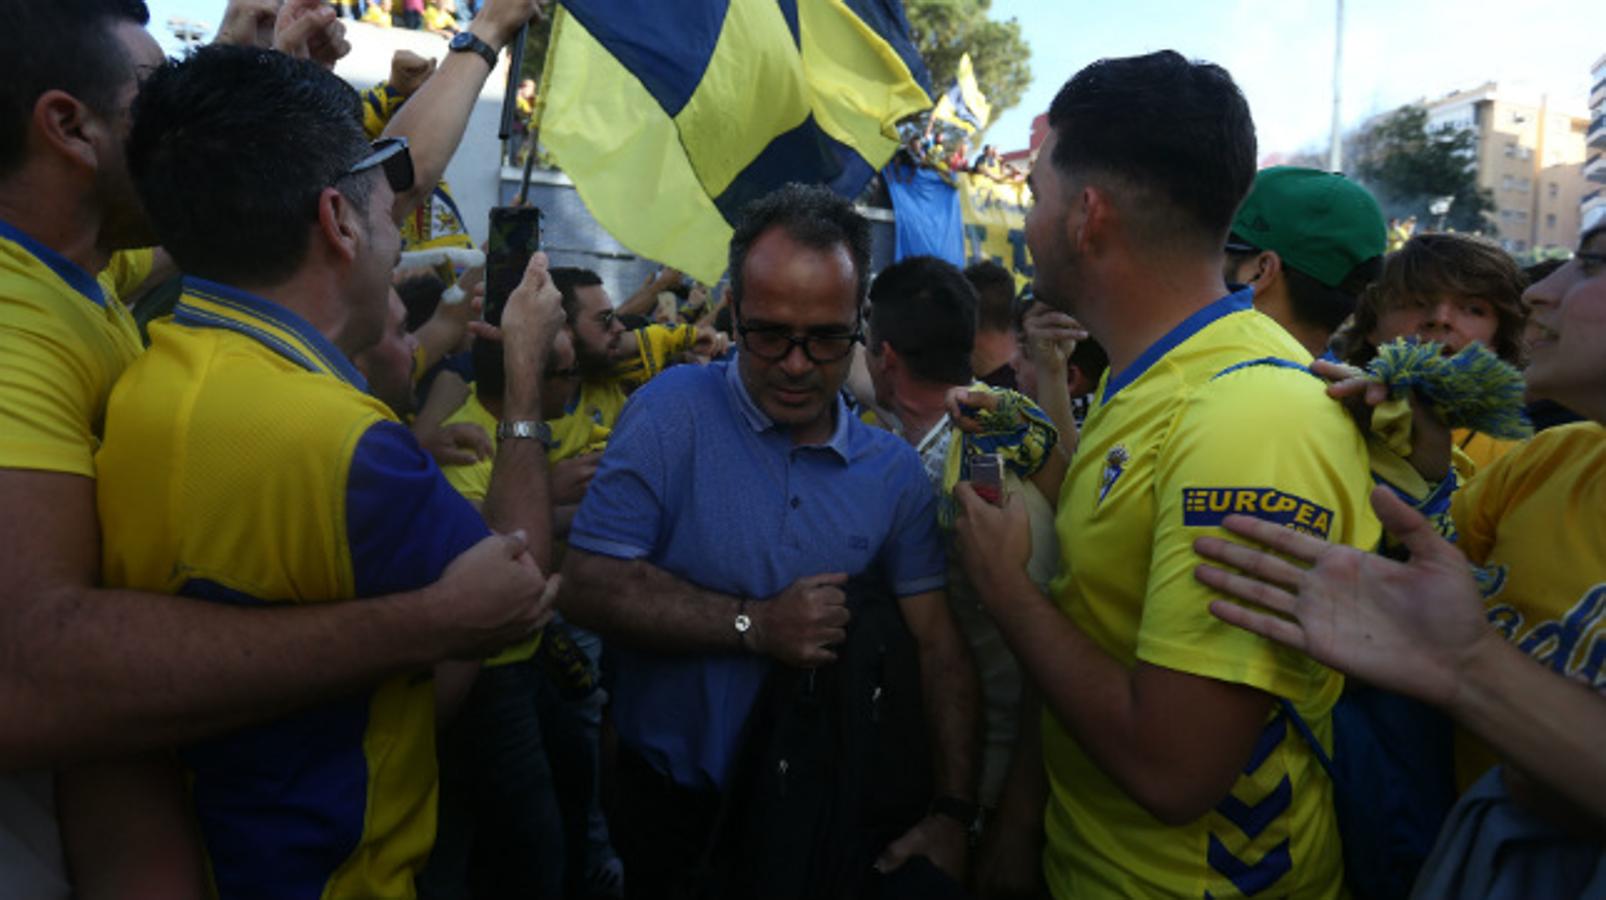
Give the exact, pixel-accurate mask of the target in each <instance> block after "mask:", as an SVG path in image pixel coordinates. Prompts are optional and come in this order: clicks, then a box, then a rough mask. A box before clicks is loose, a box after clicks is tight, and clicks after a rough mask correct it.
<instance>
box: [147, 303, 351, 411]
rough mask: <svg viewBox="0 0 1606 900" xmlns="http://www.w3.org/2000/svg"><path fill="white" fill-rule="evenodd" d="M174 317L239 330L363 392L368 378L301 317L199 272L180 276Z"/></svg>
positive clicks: (196, 325) (188, 322)
mask: <svg viewBox="0 0 1606 900" xmlns="http://www.w3.org/2000/svg"><path fill="white" fill-rule="evenodd" d="M173 321H175V322H177V323H178V324H180V325H187V326H189V327H191V328H226V329H228V330H229V331H235V332H239V333H240V334H243V335H245V336H247V337H249V338H252V339H253V340H256V341H258V342H260V343H261V344H262V345H263V346H265V347H267V348H268V349H270V350H272V351H274V352H275V353H278V354H279V355H280V356H283V357H284V358H285V359H288V360H290V361H291V362H293V363H295V364H296V365H298V366H301V367H302V368H303V369H306V370H308V371H311V372H325V373H327V374H330V375H333V376H335V377H336V378H339V379H341V380H342V381H345V382H346V383H347V384H350V385H351V386H352V387H355V388H356V389H357V390H359V391H363V392H365V393H366V392H367V390H368V382H367V381H366V380H365V379H364V378H363V377H362V373H361V372H358V371H357V369H356V367H355V366H353V365H352V364H351V361H350V360H348V359H346V357H345V355H344V354H343V353H341V352H340V350H339V349H338V348H336V347H335V345H334V344H331V343H330V342H329V339H328V338H326V337H324V336H323V335H322V334H319V333H318V329H316V328H313V327H312V325H311V324H310V323H309V322H307V320H306V319H303V318H301V317H300V316H298V315H296V314H295V313H293V312H291V311H290V310H288V309H285V308H284V307H282V306H280V305H279V304H277V303H274V302H272V301H269V300H264V299H262V298H261V297H258V296H256V295H254V294H249V293H247V292H245V291H242V290H239V289H237V288H231V287H229V286H228V285H223V284H218V283H217V282H215V281H207V280H206V279H204V278H195V277H189V276H187V277H185V279H184V296H183V297H181V298H179V301H178V304H177V305H176V306H174V307H173Z"/></svg>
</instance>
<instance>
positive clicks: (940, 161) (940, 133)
mask: <svg viewBox="0 0 1606 900" xmlns="http://www.w3.org/2000/svg"><path fill="white" fill-rule="evenodd" d="M971 150H972V148H971V146H970V138H969V136H968V135H966V134H965V133H964V132H963V131H961V130H960V129H958V128H955V127H952V126H949V125H946V124H944V123H941V122H939V121H937V120H936V119H934V118H930V117H927V118H926V123H925V127H924V128H920V127H915V126H914V125H911V126H909V136H908V138H907V139H906V140H905V141H904V144H903V146H902V147H900V148H899V149H898V159H899V160H900V161H902V162H905V163H907V164H909V165H915V166H921V167H924V168H928V169H932V170H934V171H936V172H939V173H941V174H942V175H943V176H944V177H945V178H949V179H951V178H952V177H953V176H954V175H957V174H959V173H961V172H969V173H971V174H974V175H985V176H986V177H988V178H991V179H992V180H994V181H998V182H1003V183H1007V184H1023V183H1025V181H1026V173H1025V172H1022V171H1021V170H1020V169H1019V168H1017V167H1016V166H1015V165H1014V164H1013V163H1010V162H1005V161H1004V159H1003V158H1002V157H1001V156H1000V155H999V153H998V148H997V147H994V146H993V145H992V144H984V145H982V148H981V152H979V153H977V154H976V155H975V156H974V157H972V156H971Z"/></svg>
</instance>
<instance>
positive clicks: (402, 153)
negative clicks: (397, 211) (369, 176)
mask: <svg viewBox="0 0 1606 900" xmlns="http://www.w3.org/2000/svg"><path fill="white" fill-rule="evenodd" d="M375 166H383V167H384V170H385V180H386V181H387V182H389V183H390V189H391V191H392V192H393V193H397V194H400V193H402V192H403V191H408V190H411V189H412V187H413V155H412V153H410V152H409V151H408V149H407V139H406V138H404V137H388V138H380V139H379V140H377V141H374V143H373V145H372V146H371V147H370V148H369V153H368V155H367V156H364V157H363V158H362V159H359V160H357V162H356V163H355V164H353V165H352V167H351V168H349V169H347V170H346V171H345V172H344V173H343V174H345V175H358V174H361V173H363V172H366V171H368V170H369V169H372V168H374V167H375Z"/></svg>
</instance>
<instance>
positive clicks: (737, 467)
mask: <svg viewBox="0 0 1606 900" xmlns="http://www.w3.org/2000/svg"><path fill="white" fill-rule="evenodd" d="M868 266H869V229H868V224H867V223H866V222H865V221H864V219H863V218H862V217H860V216H859V215H858V214H857V213H855V212H854V211H853V208H852V206H851V205H850V204H848V203H847V202H846V201H843V200H842V199H840V198H838V197H836V196H835V195H833V194H832V193H831V192H829V191H827V190H825V189H823V188H803V187H799V186H795V185H794V186H789V187H786V188H783V189H781V190H779V191H777V192H775V193H773V194H771V195H769V196H767V197H765V198H763V199H761V200H759V201H756V202H755V203H754V204H753V205H752V206H751V207H750V208H749V209H748V210H747V213H746V215H745V217H744V220H743V222H742V224H741V226H740V227H739V228H738V229H737V231H736V234H735V236H734V237H733V238H732V242H731V274H732V278H731V298H732V306H733V311H734V312H735V314H736V320H737V323H738V331H739V333H740V334H741V336H742V340H741V344H740V350H739V352H738V354H737V358H736V360H735V361H734V362H729V363H716V364H714V365H710V366H707V367H696V366H682V367H679V368H675V369H671V370H670V371H668V372H665V373H664V374H663V375H660V376H659V377H657V378H655V379H653V380H652V381H651V382H649V383H648V384H647V385H646V386H645V387H643V388H641V389H640V390H639V391H638V392H637V393H636V395H635V396H634V397H633V398H632V399H631V401H630V404H629V405H628V406H627V407H626V409H625V411H624V414H623V416H622V417H621V418H620V420H619V425H618V427H617V429H616V430H615V431H614V432H613V435H612V438H611V440H610V441H609V444H608V450H607V452H606V453H605V454H604V456H603V459H602V464H601V466H600V468H599V469H598V472H597V475H596V477H595V478H594V479H593V480H592V483H591V487H590V490H589V491H588V492H587V493H586V498H585V500H584V502H583V503H582V504H581V507H580V511H579V513H578V514H577V515H576V517H575V521H574V524H573V526H572V529H571V531H570V536H569V557H568V559H567V561H566V565H565V568H564V571H565V581H566V582H567V583H568V585H569V590H567V591H566V593H565V594H564V596H563V597H562V598H561V599H560V606H561V607H562V608H563V610H564V613H565V615H568V616H570V618H571V619H572V620H574V621H577V622H579V623H580V624H582V625H585V626H586V627H589V628H594V629H596V630H598V631H600V632H601V633H602V634H603V636H604V637H605V638H608V639H609V640H610V641H612V644H611V646H612V647H614V648H615V650H616V651H617V660H616V662H617V668H616V672H615V674H616V678H617V680H616V682H615V686H614V694H613V696H614V709H613V716H614V724H615V726H616V728H617V729H618V733H619V740H620V756H621V760H620V763H619V770H620V771H619V797H620V801H621V804H622V807H621V809H620V812H619V816H618V818H617V820H616V822H615V829H616V838H617V843H618V847H619V850H620V855H621V857H623V858H624V861H625V866H626V871H627V872H628V873H629V878H628V879H627V881H626V887H627V889H628V890H630V891H631V892H632V893H635V892H636V891H645V892H648V893H652V894H654V895H655V896H674V895H677V893H679V892H680V891H681V890H682V889H683V888H684V887H685V885H686V882H687V879H688V877H689V875H690V872H691V870H692V868H693V867H694V866H696V864H697V862H698V859H699V857H700V855H701V853H702V851H703V848H704V845H705V843H706V841H707V838H708V836H709V832H710V830H711V829H712V827H713V824H714V819H715V817H716V815H717V811H718V808H719V797H720V792H721V791H722V790H723V789H725V788H726V787H727V782H728V778H729V776H730V774H731V764H732V759H733V757H734V756H735V755H736V753H737V751H738V749H739V748H738V745H739V743H740V735H741V732H742V728H743V724H744V723H745V721H746V719H747V716H748V713H749V712H750V710H751V708H752V706H753V702H754V699H755V697H756V695H757V693H758V690H759V687H760V685H761V683H762V681H763V678H764V675H765V673H766V672H767V671H768V669H769V667H770V666H771V665H772V664H773V663H776V662H778V663H781V664H783V665H789V666H801V667H812V666H819V665H822V664H824V663H828V662H830V661H831V660H832V659H833V658H834V656H833V653H832V652H831V650H830V649H828V648H829V646H830V645H832V644H835V643H838V642H840V641H841V640H842V639H843V638H844V636H845V634H846V631H845V629H846V628H847V627H848V624H849V622H848V620H849V614H848V610H847V608H846V607H845V606H844V598H843V591H842V585H843V583H844V582H845V580H846V579H847V577H848V575H849V574H854V573H859V572H861V571H863V570H866V569H869V568H871V567H872V566H876V567H879V569H880V570H881V571H882V572H883V573H884V574H885V577H886V580H887V582H888V583H889V586H890V588H891V591H892V593H893V594H894V595H896V596H897V597H898V598H899V605H900V609H901V611H902V613H903V616H904V618H905V620H906V621H907V622H908V625H909V628H910V631H911V632H912V633H913V635H914V637H915V640H916V643H917V645H918V647H919V653H920V669H921V673H922V679H923V690H924V694H925V706H926V714H927V717H928V719H929V721H930V730H931V733H932V736H933V744H934V752H935V759H934V761H933V762H934V770H935V774H936V785H935V789H936V794H937V796H938V798H939V801H938V802H937V803H935V804H934V805H933V809H936V810H947V811H948V812H950V813H952V812H953V811H955V810H962V809H964V808H966V807H968V808H970V809H971V810H973V809H974V804H975V789H976V786H975V753H976V747H975V743H976V732H975V715H976V703H977V701H976V681H975V675H974V672H973V669H972V667H971V664H970V660H969V657H968V655H967V653H966V651H965V649H964V646H963V643H962V640H961V638H960V637H959V634H958V631H957V629H956V628H955V626H954V623H953V620H952V618H951V617H950V615H949V612H948V609H947V606H946V602H945V600H944V596H943V588H944V585H945V581H946V563H945V560H944V556H943V552H942V548H941V544H940V542H939V538H938V535H937V523H936V515H935V508H934V507H935V497H934V495H933V493H932V490H931V487H930V485H929V484H928V483H927V482H926V479H925V474H924V472H923V471H922V469H921V466H920V461H919V458H918V457H917V456H916V455H915V453H914V450H913V448H911V447H910V446H909V445H908V444H907V443H905V442H904V441H902V440H899V439H898V438H896V437H894V436H893V435H891V434H890V433H887V432H882V431H877V430H874V429H871V428H869V427H867V426H865V425H864V424H863V423H861V422H860V421H859V420H858V419H856V418H855V417H854V416H852V415H851V414H850V413H849V412H848V410H847V408H846V407H845V405H844V403H843V401H842V400H841V399H840V396H839V390H840V388H841V386H842V382H843V380H844V378H845V377H846V374H847V369H848V366H849V364H850V360H851V356H852V352H853V350H854V345H855V344H856V343H857V342H859V340H860V339H861V335H862V328H861V322H860V316H859V310H860V304H861V300H862V298H863V297H864V295H865V287H866V283H867V281H868V275H869V272H868ZM944 800H946V801H948V802H943V801H944ZM971 815H972V816H973V812H972V814H971ZM965 818H969V817H968V816H966V815H964V814H962V813H960V814H957V815H944V814H940V813H937V814H933V815H931V816H928V817H926V818H925V819H923V820H922V821H921V822H919V823H918V824H917V825H915V826H914V827H913V828H912V829H911V830H910V831H909V833H908V834H906V835H905V836H904V837H902V838H900V839H899V840H897V841H894V842H893V843H892V845H891V846H889V847H888V850H887V853H886V854H885V855H883V857H882V859H881V861H880V863H879V866H880V868H882V869H883V870H889V869H892V868H896V867H897V866H899V865H901V863H902V862H903V860H904V859H906V858H907V857H908V856H911V855H916V854H922V855H926V856H928V857H930V858H931V860H932V861H933V862H934V863H936V864H937V865H938V866H939V867H941V868H943V869H944V870H946V871H948V872H949V873H950V874H952V875H956V876H957V875H960V874H961V870H962V867H963V865H964V847H965V825H966V824H968V822H961V821H960V819H965Z"/></svg>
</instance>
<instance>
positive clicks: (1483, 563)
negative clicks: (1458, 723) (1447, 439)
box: [1451, 422, 1606, 788]
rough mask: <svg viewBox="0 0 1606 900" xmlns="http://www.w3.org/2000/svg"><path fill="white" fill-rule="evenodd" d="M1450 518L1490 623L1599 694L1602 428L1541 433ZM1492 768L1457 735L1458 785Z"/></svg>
mask: <svg viewBox="0 0 1606 900" xmlns="http://www.w3.org/2000/svg"><path fill="white" fill-rule="evenodd" d="M1451 513H1452V515H1453V516H1454V517H1455V525H1456V530H1457V532H1458V533H1459V534H1460V547H1461V550H1462V552H1464V553H1465V554H1466V555H1467V558H1468V559H1470V560H1471V561H1472V562H1473V564H1474V565H1476V566H1478V567H1479V570H1478V581H1479V587H1480V588H1481V589H1482V591H1483V597H1484V606H1485V609H1486V611H1487V613H1488V616H1489V621H1490V623H1491V624H1493V625H1494V627H1495V628H1496V629H1497V630H1498V631H1499V632H1500V633H1501V634H1503V635H1505V636H1506V639H1507V640H1509V641H1511V642H1512V643H1513V644H1516V645H1517V646H1518V647H1519V648H1521V649H1522V651H1523V652H1524V653H1526V654H1528V655H1529V656H1531V657H1533V658H1534V659H1535V660H1536V661H1538V662H1539V663H1541V664H1543V665H1545V666H1546V667H1548V668H1550V669H1551V670H1553V671H1555V672H1556V674H1557V675H1560V676H1563V677H1569V678H1580V679H1584V680H1586V681H1588V682H1589V683H1590V684H1592V685H1594V686H1595V687H1596V688H1601V687H1606V428H1602V427H1601V426H1600V425H1598V424H1596V423H1594V422H1575V423H1573V424H1571V425H1563V426H1561V427H1559V428H1551V429H1548V430H1546V431H1541V432H1540V433H1539V434H1537V435H1535V436H1534V437H1533V438H1531V439H1530V440H1529V441H1528V442H1527V443H1525V444H1521V445H1519V446H1518V447H1517V448H1516V449H1514V450H1512V451H1511V452H1510V453H1507V454H1506V455H1505V456H1502V457H1500V458H1499V459H1498V460H1496V461H1495V462H1494V463H1493V464H1492V465H1491V466H1489V468H1488V469H1486V470H1484V471H1482V472H1480V473H1478V477H1476V478H1474V479H1472V480H1471V481H1469V482H1467V484H1466V485H1465V486H1463V487H1462V488H1461V490H1459V491H1457V492H1456V495H1455V499H1454V500H1453V502H1452V504H1451ZM1499 761H1500V760H1499V757H1498V756H1496V755H1495V753H1494V751H1492V750H1490V749H1489V747H1488V746H1487V745H1486V744H1484V743H1483V742H1482V741H1479V740H1478V739H1477V738H1474V737H1473V736H1471V735H1469V734H1466V733H1465V732H1460V733H1458V734H1457V736H1456V775H1457V778H1458V780H1459V781H1460V783H1461V785H1462V787H1463V788H1465V787H1466V786H1468V785H1470V784H1471V783H1472V782H1473V781H1476V780H1477V778H1478V776H1480V775H1482V774H1483V773H1484V772H1485V771H1487V770H1488V769H1489V767H1490V766H1492V765H1494V764H1496V763H1498V762H1499Z"/></svg>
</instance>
